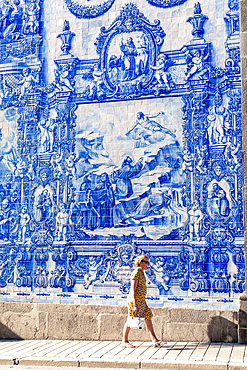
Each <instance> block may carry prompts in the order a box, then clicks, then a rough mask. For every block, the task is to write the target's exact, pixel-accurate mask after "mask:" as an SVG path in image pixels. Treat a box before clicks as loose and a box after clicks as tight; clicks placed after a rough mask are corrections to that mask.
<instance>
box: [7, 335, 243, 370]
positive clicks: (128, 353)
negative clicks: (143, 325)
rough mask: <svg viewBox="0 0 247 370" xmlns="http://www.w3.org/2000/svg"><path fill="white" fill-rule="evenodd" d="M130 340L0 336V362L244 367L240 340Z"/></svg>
mask: <svg viewBox="0 0 247 370" xmlns="http://www.w3.org/2000/svg"><path fill="white" fill-rule="evenodd" d="M134 344H135V345H136V347H135V348H122V346H121V342H119V341H78V340H75V341H72V340H36V341H35V340H23V341H20V340H19V341H4V340H0V366H3V365H17V366H18V365H19V366H20V368H21V366H42V367H46V368H47V367H48V366H49V367H64V368H65V367H66V368H76V367H77V368H78V367H79V368H96V367H98V368H105V369H111V368H115V369H116V368H118V369H124V368H125V369H152V370H154V369H155V370H156V369H157V370H158V369H166V370H247V361H246V360H247V351H246V348H247V346H246V345H244V344H237V343H199V342H168V343H167V344H165V345H163V346H162V347H160V348H153V347H152V345H151V343H150V342H134ZM17 366H16V368H17V369H18V367H17Z"/></svg>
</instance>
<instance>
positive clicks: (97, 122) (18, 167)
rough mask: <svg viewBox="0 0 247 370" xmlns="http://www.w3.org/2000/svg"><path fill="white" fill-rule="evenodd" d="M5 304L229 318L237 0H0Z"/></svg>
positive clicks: (236, 278)
mask: <svg viewBox="0 0 247 370" xmlns="http://www.w3.org/2000/svg"><path fill="white" fill-rule="evenodd" d="M0 15H1V17H0V25H1V48H0V50H1V53H0V82H1V84H0V108H1V110H0V115H1V118H0V125H1V138H0V154H1V155H0V197H1V199H0V203H1V210H0V296H1V300H2V301H27V302H29V301H30V302H54V303H80V304H112V305H116V304H125V301H126V296H127V293H128V291H129V287H130V283H129V277H130V273H131V271H132V270H133V261H134V258H135V256H136V255H137V254H141V253H144V254H146V255H147V256H148V257H149V260H150V264H149V267H148V270H147V271H146V274H147V278H148V297H147V300H148V302H149V304H150V306H155V307H163V306H173V307H191V308H220V309H236V308H237V304H238V296H239V293H241V292H243V291H244V281H245V277H244V248H243V229H244V228H243V195H242V183H243V175H242V131H241V130H242V129H241V73H240V72H241V71H240V47H239V41H240V40H239V2H238V0H214V1H212V0H203V1H201V3H199V2H197V3H195V2H194V0H139V1H133V2H128V3H126V2H124V1H123V0H105V1H104V0H91V1H86V0H79V1H74V0H59V1H58V0H54V1H50V0H44V2H42V1H39V0H12V1H9V0H3V2H2V4H1V14H0Z"/></svg>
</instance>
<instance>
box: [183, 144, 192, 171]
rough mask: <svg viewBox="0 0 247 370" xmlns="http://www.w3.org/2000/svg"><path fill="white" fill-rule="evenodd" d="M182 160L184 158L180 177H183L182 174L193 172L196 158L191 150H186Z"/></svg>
mask: <svg viewBox="0 0 247 370" xmlns="http://www.w3.org/2000/svg"><path fill="white" fill-rule="evenodd" d="M182 158H183V163H182V167H181V170H180V175H182V173H183V172H186V171H189V172H192V171H193V159H194V156H193V154H192V153H191V151H190V149H189V148H184V150H183V155H182Z"/></svg>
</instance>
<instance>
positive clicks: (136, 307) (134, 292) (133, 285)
mask: <svg viewBox="0 0 247 370" xmlns="http://www.w3.org/2000/svg"><path fill="white" fill-rule="evenodd" d="M137 284H138V281H137V280H131V290H132V292H133V303H134V312H138V311H139V308H138V306H137V304H136V287H137Z"/></svg>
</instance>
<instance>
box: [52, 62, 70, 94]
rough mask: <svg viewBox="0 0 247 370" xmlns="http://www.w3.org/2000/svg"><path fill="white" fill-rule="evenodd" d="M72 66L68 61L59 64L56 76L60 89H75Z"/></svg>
mask: <svg viewBox="0 0 247 370" xmlns="http://www.w3.org/2000/svg"><path fill="white" fill-rule="evenodd" d="M71 72H72V66H70V65H69V64H68V63H66V64H62V65H60V66H59V68H58V69H56V70H55V77H56V86H57V87H58V89H59V90H60V91H66V90H69V91H74V90H75V89H74V87H73V86H72V82H73V81H72V76H71Z"/></svg>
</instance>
